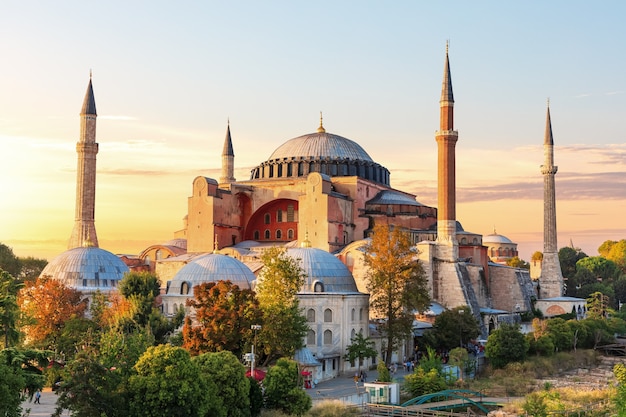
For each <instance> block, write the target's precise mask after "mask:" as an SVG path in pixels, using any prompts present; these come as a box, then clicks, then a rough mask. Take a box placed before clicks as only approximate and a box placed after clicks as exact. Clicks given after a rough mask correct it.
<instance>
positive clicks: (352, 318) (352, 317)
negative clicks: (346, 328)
mask: <svg viewBox="0 0 626 417" xmlns="http://www.w3.org/2000/svg"><path fill="white" fill-rule="evenodd" d="M355 313H356V310H355V309H352V312H351V313H350V320H352V321H354V317H355Z"/></svg>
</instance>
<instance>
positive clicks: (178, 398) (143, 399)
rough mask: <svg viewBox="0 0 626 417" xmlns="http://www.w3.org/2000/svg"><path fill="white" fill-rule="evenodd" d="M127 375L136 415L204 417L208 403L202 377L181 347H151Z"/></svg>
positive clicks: (133, 410)
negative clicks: (131, 374)
mask: <svg viewBox="0 0 626 417" xmlns="http://www.w3.org/2000/svg"><path fill="white" fill-rule="evenodd" d="M135 371H136V375H133V376H131V377H130V381H129V388H130V414H131V415H132V416H137V417H161V416H179V417H185V416H186V417H204V416H205V415H206V413H207V410H208V404H209V402H210V401H211V400H212V399H209V398H207V393H206V391H205V384H204V378H202V376H201V373H200V370H199V369H198V367H197V366H196V365H195V364H194V363H193V362H192V360H191V356H190V355H189V352H187V351H186V350H184V349H182V348H178V347H171V346H167V345H159V346H153V347H150V348H149V349H148V350H147V351H146V352H145V353H144V354H143V355H142V356H141V358H139V361H137V363H136V364H135Z"/></svg>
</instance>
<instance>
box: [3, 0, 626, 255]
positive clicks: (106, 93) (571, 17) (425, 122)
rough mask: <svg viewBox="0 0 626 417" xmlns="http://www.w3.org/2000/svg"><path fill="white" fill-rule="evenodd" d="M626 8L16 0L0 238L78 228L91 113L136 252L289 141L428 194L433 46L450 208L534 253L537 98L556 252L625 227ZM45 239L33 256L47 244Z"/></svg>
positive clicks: (117, 211) (48, 235) (118, 217)
mask: <svg viewBox="0 0 626 417" xmlns="http://www.w3.org/2000/svg"><path fill="white" fill-rule="evenodd" d="M625 15H626V6H625V3H623V2H618V1H605V2H583V1H552V2H544V1H529V2H496V1H482V2H481V1H477V2H461V1H448V2H432V1H393V2H391V1H390V2H382V1H376V2H375V1H334V2H331V1H317V2H295V1H289V2H288V1H265V2H253V1H241V2H211V1H206V2H176V3H175V2H165V1H149V2H148V1H129V2H120V1H109V2H102V3H96V2H78V1H58V2H49V1H39V2H35V1H21V2H8V3H5V4H3V10H2V13H0V36H1V37H2V39H3V40H4V41H3V42H2V43H0V56H2V62H3V63H4V65H2V67H1V68H0V141H1V142H2V144H3V148H4V149H5V152H3V153H2V154H1V155H0V162H1V164H0V187H1V189H2V190H3V193H4V195H3V196H2V197H1V199H0V213H2V216H1V217H2V219H0V241H1V242H3V243H6V244H8V245H10V246H12V247H14V249H15V251H16V252H17V253H18V254H19V255H23V256H25V255H29V254H34V255H38V256H44V257H51V256H53V255H54V253H55V252H56V253H58V252H60V251H62V250H63V249H64V246H65V244H66V242H67V238H68V237H69V233H70V232H71V227H72V222H73V210H74V201H73V199H74V181H75V169H76V168H75V165H76V156H75V155H76V154H75V150H74V146H75V143H76V141H77V140H78V127H79V118H78V113H79V111H80V107H81V104H82V98H83V96H84V92H85V88H86V85H87V82H88V79H89V71H90V69H91V70H93V83H94V91H95V96H96V103H97V108H98V115H99V117H98V142H99V143H100V153H99V155H98V172H99V177H98V188H97V190H98V191H97V208H96V225H97V230H98V236H99V238H100V242H101V246H102V247H104V248H106V249H109V250H111V251H113V252H135V253H136V252H138V251H139V250H140V249H138V248H142V247H145V246H147V245H148V244H149V243H155V241H156V242H161V241H165V240H168V239H169V238H171V234H172V232H173V231H174V230H177V229H178V228H180V226H181V225H182V221H181V219H182V216H183V215H184V214H185V212H186V197H187V196H188V194H189V192H190V190H191V181H192V180H193V178H194V177H195V176H196V175H207V176H214V177H215V176H218V175H219V174H218V173H217V172H218V170H219V166H220V158H219V154H220V152H221V148H222V143H223V139H224V133H225V129H226V122H227V120H228V119H230V122H231V130H232V133H233V140H234V147H235V154H236V159H235V164H236V166H237V171H236V176H237V178H238V179H245V178H246V177H247V175H249V171H250V169H251V168H252V167H253V166H255V165H257V164H258V163H259V162H261V161H263V160H264V159H265V158H267V157H268V156H269V155H270V154H271V153H272V151H273V150H274V149H275V148H276V147H278V146H279V145H280V144H281V143H283V142H285V141H286V140H288V139H290V138H293V137H296V136H300V135H302V134H305V133H309V132H312V131H314V130H315V128H316V127H317V125H318V120H319V112H320V111H323V114H324V125H325V127H326V129H327V131H329V132H332V133H335V134H339V135H341V136H345V137H347V138H350V139H352V140H355V141H356V142H358V143H359V144H361V145H362V146H363V147H364V148H365V149H366V150H367V151H368V153H369V154H370V155H371V156H372V158H373V159H374V160H376V161H377V162H379V163H381V164H382V165H384V166H386V167H387V168H389V169H390V170H391V172H392V174H391V181H392V185H393V186H395V187H397V188H399V189H402V190H405V191H410V192H413V193H415V194H417V199H418V201H420V202H422V203H424V204H430V205H436V195H435V190H436V144H435V141H434V131H435V130H436V129H437V128H438V117H439V108H438V100H439V93H440V89H441V78H442V71H443V61H444V54H445V44H446V41H447V40H449V41H450V61H451V67H452V80H453V86H454V94H455V99H456V106H455V127H456V129H458V131H459V143H458V145H457V158H458V159H457V178H458V180H457V194H458V197H457V199H458V201H459V207H458V209H457V214H458V217H459V220H461V222H462V223H463V225H464V226H465V228H466V229H468V230H471V231H474V232H479V233H484V234H488V233H491V232H492V230H493V228H494V227H495V228H496V229H497V231H498V233H502V234H505V235H506V236H508V237H509V238H511V239H512V240H514V241H517V242H518V243H519V244H520V252H521V253H522V255H523V257H525V258H528V257H529V255H530V253H532V252H533V251H535V250H542V247H541V236H542V227H543V221H542V212H541V210H542V205H541V201H540V199H541V197H542V191H541V187H542V179H541V176H540V173H539V165H541V163H542V162H543V159H542V158H543V155H542V149H541V144H542V141H543V132H544V128H545V110H546V100H547V99H548V97H549V98H550V103H551V112H552V122H553V130H554V137H555V144H556V155H555V161H556V164H557V165H559V173H558V174H557V199H558V201H557V212H558V215H559V219H558V223H557V224H558V227H559V246H564V245H566V244H568V243H569V240H570V239H572V240H573V242H574V244H575V245H576V246H580V247H582V248H583V249H584V250H585V251H587V252H588V253H590V254H595V249H596V248H597V246H598V245H599V244H600V243H602V241H604V240H606V239H615V240H618V239H621V238H625V237H626V220H624V216H623V214H622V213H624V212H625V211H626V169H625V164H626V145H625V143H626V140H625V134H624V130H623V127H622V126H623V124H624V123H623V121H624V120H625V118H626V117H625V116H626V81H625V79H626V77H625V76H624V74H626V65H625V59H626V58H625V56H624V51H626V29H624V23H623V17H624V16H625ZM44 248H45V249H44Z"/></svg>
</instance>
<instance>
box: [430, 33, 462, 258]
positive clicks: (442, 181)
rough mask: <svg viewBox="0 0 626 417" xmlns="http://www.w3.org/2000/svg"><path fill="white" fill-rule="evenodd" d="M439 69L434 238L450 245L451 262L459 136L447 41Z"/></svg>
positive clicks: (454, 246)
mask: <svg viewBox="0 0 626 417" xmlns="http://www.w3.org/2000/svg"><path fill="white" fill-rule="evenodd" d="M443 71H444V72H443V82H442V85H441V99H440V100H439V108H440V113H439V131H438V132H437V133H436V136H435V139H436V140H437V150H438V157H437V165H438V173H437V178H438V186H437V193H438V202H437V240H438V241H439V242H440V243H443V244H446V245H450V246H451V247H452V252H451V253H450V254H449V255H450V258H451V259H449V260H452V261H455V260H456V258H457V255H458V243H457V241H456V163H455V146H456V142H457V140H458V139H459V137H458V132H457V131H456V130H454V95H453V94H452V78H451V76H450V61H449V59H448V45H447V44H446V61H445V65H444V69H443Z"/></svg>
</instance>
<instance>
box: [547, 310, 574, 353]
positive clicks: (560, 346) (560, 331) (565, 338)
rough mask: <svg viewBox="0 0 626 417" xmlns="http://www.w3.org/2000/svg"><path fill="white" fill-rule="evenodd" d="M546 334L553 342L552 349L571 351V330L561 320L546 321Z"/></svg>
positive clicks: (572, 340) (556, 318)
mask: <svg viewBox="0 0 626 417" xmlns="http://www.w3.org/2000/svg"><path fill="white" fill-rule="evenodd" d="M546 325H547V331H548V334H550V335H551V336H552V339H553V340H554V348H555V350H557V351H569V350H572V349H573V347H574V345H573V342H574V333H573V331H572V328H571V327H570V326H568V324H567V322H566V321H565V320H563V319H562V318H558V317H555V318H552V319H550V320H547V321H546Z"/></svg>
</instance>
